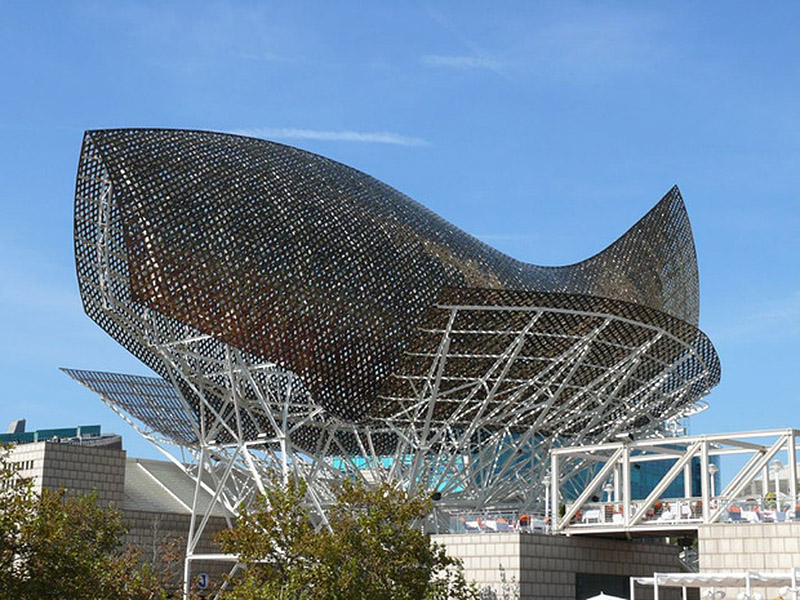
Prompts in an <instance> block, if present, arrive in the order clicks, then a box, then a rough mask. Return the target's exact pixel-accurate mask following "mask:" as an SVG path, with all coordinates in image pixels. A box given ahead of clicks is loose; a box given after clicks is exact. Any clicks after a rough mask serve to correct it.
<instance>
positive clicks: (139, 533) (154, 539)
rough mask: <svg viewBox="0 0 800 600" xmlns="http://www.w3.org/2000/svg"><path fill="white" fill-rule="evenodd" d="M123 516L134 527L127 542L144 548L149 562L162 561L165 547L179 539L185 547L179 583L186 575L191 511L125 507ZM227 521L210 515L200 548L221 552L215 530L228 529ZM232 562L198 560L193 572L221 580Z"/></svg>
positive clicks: (179, 567)
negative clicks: (185, 557)
mask: <svg viewBox="0 0 800 600" xmlns="http://www.w3.org/2000/svg"><path fill="white" fill-rule="evenodd" d="M122 516H123V519H125V522H126V523H127V524H128V526H129V527H130V529H129V531H128V535H127V536H125V542H126V543H129V544H132V545H134V546H136V547H137V548H139V549H140V550H141V551H142V558H143V560H145V561H148V562H156V563H157V562H158V561H160V560H162V559H163V549H164V546H165V545H166V544H169V542H171V541H173V540H176V543H177V544H178V547H179V548H180V550H181V560H180V563H179V564H178V565H176V567H178V569H177V572H176V573H175V574H176V581H175V583H176V585H177V584H178V583H179V582H180V580H181V579H182V577H183V570H182V569H183V551H184V550H185V548H186V536H187V534H188V532H189V519H190V515H189V514H188V513H186V514H178V513H157V512H149V511H144V510H127V509H123V511H122ZM226 527H227V522H226V521H225V519H224V518H222V517H210V518H209V520H208V524H207V525H206V528H205V530H204V531H203V535H202V537H201V538H200V542H199V544H198V546H197V550H196V551H197V552H202V553H204V554H205V553H218V552H219V551H220V550H219V548H218V546H217V544H216V543H215V542H214V534H216V533H217V532H218V531H220V530H222V529H225V528H226ZM230 567H231V565H230V564H229V563H219V562H216V563H210V562H201V561H197V562H195V563H194V564H193V568H192V571H193V574H194V575H197V574H198V573H207V574H208V575H209V576H210V577H211V580H212V583H215V584H216V583H219V582H220V581H222V577H223V576H224V575H225V574H226V573H227V572H228V570H229V569H230Z"/></svg>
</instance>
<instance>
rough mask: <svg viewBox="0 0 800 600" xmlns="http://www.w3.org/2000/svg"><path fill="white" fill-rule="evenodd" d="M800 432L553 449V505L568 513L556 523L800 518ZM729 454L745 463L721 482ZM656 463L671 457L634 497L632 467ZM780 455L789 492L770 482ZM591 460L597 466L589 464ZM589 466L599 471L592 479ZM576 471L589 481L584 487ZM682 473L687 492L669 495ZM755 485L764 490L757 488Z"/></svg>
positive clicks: (674, 525) (648, 525)
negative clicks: (588, 475)
mask: <svg viewBox="0 0 800 600" xmlns="http://www.w3.org/2000/svg"><path fill="white" fill-rule="evenodd" d="M798 435H800V430H797V429H771V430H763V431H751V432H744V433H741V432H740V433H729V434H723V433H720V434H706V435H699V436H685V437H673V438H664V439H642V440H636V441H631V440H621V441H615V442H609V443H603V444H588V445H579V446H571V447H561V448H554V449H552V450H551V452H550V466H551V470H552V473H554V474H556V477H554V478H553V479H552V482H551V485H552V492H551V493H552V497H553V499H554V500H553V505H554V506H558V505H559V504H562V505H563V506H564V507H565V508H564V514H563V515H559V511H558V510H553V511H552V529H553V531H554V532H561V533H566V534H569V535H572V534H597V533H606V534H608V533H626V534H633V533H637V532H639V533H645V532H649V533H651V534H652V533H660V532H669V531H673V532H677V531H691V530H696V529H697V527H698V526H699V525H704V524H711V523H719V522H724V521H740V520H745V521H746V520H753V521H755V520H758V521H780V520H785V519H796V518H800V514H797V515H796V514H795V508H796V506H797V500H798V488H797V486H798V471H797V437H798ZM729 455H741V456H742V457H744V458H745V461H744V464H743V466H742V467H741V468H740V469H739V471H738V472H737V473H736V474H735V475H734V476H733V477H732V478H731V479H730V480H729V482H728V483H727V484H726V485H724V486H721V485H719V486H718V485H716V477H715V475H716V473H717V472H718V467H717V464H718V458H717V457H722V456H729ZM781 459H783V460H784V461H785V462H780V461H781ZM654 461H655V462H660V463H662V464H663V463H666V466H667V467H668V468H667V470H666V472H665V474H664V475H663V476H662V477H661V479H660V480H659V481H657V482H656V483H655V485H654V486H652V487H651V488H650V489H648V493H647V496H646V497H644V498H634V497H633V495H632V490H631V469H632V468H633V467H634V466H637V465H642V464H646V463H652V462H654ZM775 461H778V462H780V464H786V465H787V469H788V486H787V490H786V492H785V493H783V492H781V489H780V486H779V485H777V484H776V486H775V487H774V488H773V487H772V485H771V480H770V470H772V472H773V473H775V472H776V471H775V465H776V464H777V463H776V462H775ZM587 465H592V467H591V468H589V469H587ZM698 468H699V480H700V486H699V488H700V489H693V486H692V481H693V479H694V477H693V469H695V470H696V469H698ZM587 471H588V472H591V473H593V476H592V477H591V478H590V479H589V480H588V481H586V477H585V474H586V473H587ZM576 473H580V474H581V475H582V476H583V479H582V481H583V482H584V483H583V484H582V485H580V486H577V487H576V486H575V485H574V484H575V481H576V479H575V478H574V475H575V474H576ZM680 476H682V477H683V484H684V490H683V494H682V495H680V496H678V497H669V498H666V497H664V494H665V492H666V491H667V489H668V488H669V487H670V485H672V484H673V483H674V482H675V481H676V480H677V479H678V477H680ZM754 483H756V486H755V487H756V488H760V493H759V494H754V493H753V484H754ZM565 484H569V487H568V489H565ZM773 489H774V491H773ZM604 494H605V495H606V497H605V498H601V496H603V495H604ZM756 496H757V497H756Z"/></svg>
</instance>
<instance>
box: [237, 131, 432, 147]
mask: <svg viewBox="0 0 800 600" xmlns="http://www.w3.org/2000/svg"><path fill="white" fill-rule="evenodd" d="M233 133H236V134H238V135H246V136H249V137H258V138H269V139H273V140H320V141H325V142H359V143H366V144H395V145H397V146H427V145H428V142H426V141H425V140H423V139H422V138H418V137H411V136H407V135H401V134H399V133H392V132H390V131H349V130H344V131H326V130H319V129H295V128H292V127H284V128H274V127H256V128H250V129H236V130H234V131H233Z"/></svg>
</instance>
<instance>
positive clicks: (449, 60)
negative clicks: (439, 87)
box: [420, 2, 504, 75]
mask: <svg viewBox="0 0 800 600" xmlns="http://www.w3.org/2000/svg"><path fill="white" fill-rule="evenodd" d="M422 8H423V9H424V10H425V12H427V13H428V16H430V17H431V18H432V19H433V20H434V21H436V22H437V23H439V25H441V26H442V27H443V28H444V29H446V30H447V31H449V32H450V34H451V35H453V36H454V37H455V38H456V39H457V40H458V41H459V42H460V43H461V44H462V45H463V46H464V47H465V48H466V49H467V50H468V51H469V54H467V55H463V56H462V55H446V54H444V55H443V54H426V55H423V56H421V57H420V62H421V63H422V64H424V65H427V66H429V67H448V68H451V69H462V70H466V69H487V70H489V71H493V72H494V73H497V74H498V75H504V73H503V67H504V65H503V63H501V62H500V61H497V60H495V59H493V58H491V56H490V55H489V53H488V52H486V50H484V49H483V48H482V47H481V46H479V45H478V44H476V43H475V42H474V41H473V40H472V39H471V38H470V37H469V36H467V35H465V34H464V32H463V31H462V30H461V29H460V28H459V27H456V25H455V23H454V22H453V20H452V19H450V18H449V17H447V16H446V15H444V14H443V13H441V12H439V11H438V10H436V9H435V8H434V7H433V6H432V5H430V4H428V3H427V2H424V3H423V4H422Z"/></svg>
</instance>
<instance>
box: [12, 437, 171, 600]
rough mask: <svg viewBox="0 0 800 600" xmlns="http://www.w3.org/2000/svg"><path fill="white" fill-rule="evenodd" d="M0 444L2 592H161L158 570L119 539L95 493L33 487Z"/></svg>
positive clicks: (125, 595)
mask: <svg viewBox="0 0 800 600" xmlns="http://www.w3.org/2000/svg"><path fill="white" fill-rule="evenodd" d="M8 458H9V448H7V447H0V598H15V599H17V600H33V599H37V600H38V599H48V598H53V599H55V598H59V599H61V598H70V599H73V600H106V599H108V600H111V599H112V598H113V599H115V600H126V599H131V600H133V599H137V600H149V599H157V598H164V597H165V592H164V591H163V590H164V586H163V581H162V580H161V577H160V574H158V573H156V571H155V570H154V569H153V568H152V567H151V566H149V565H141V564H140V561H139V553H138V552H137V551H136V550H133V549H131V548H125V547H124V545H123V535H124V534H125V532H126V527H125V525H124V523H123V521H122V517H121V515H120V513H119V511H117V510H116V509H114V508H112V507H107V508H106V507H101V506H98V505H97V502H96V497H95V496H94V495H88V496H71V495H68V494H67V493H66V491H65V490H59V491H50V490H47V489H45V490H43V491H42V492H41V493H36V492H35V490H34V488H33V485H32V483H31V482H30V481H29V480H27V479H25V478H22V477H20V476H19V475H18V473H17V471H16V468H15V465H14V464H13V463H11V462H9V460H8Z"/></svg>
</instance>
